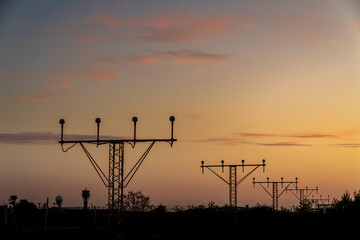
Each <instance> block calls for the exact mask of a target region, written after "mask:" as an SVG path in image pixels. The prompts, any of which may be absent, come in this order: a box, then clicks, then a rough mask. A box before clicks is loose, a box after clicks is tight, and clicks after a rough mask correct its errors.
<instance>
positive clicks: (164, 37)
mask: <svg viewBox="0 0 360 240" xmlns="http://www.w3.org/2000/svg"><path fill="white" fill-rule="evenodd" d="M86 21H88V22H92V23H94V24H100V25H103V26H106V27H123V28H125V30H127V32H130V33H132V34H134V37H135V38H136V39H138V40H141V41H148V42H159V43H163V42H207V41H210V40H213V39H215V38H217V37H222V36H224V35H226V34H229V33H230V32H236V33H239V32H242V31H245V30H246V29H248V28H249V27H251V26H252V21H249V20H243V21H236V20H235V18H234V17H231V16H227V15H219V14H203V13H200V12H194V11H186V12H185V11H184V12H180V13H173V12H169V11H163V12H161V13H159V12H156V13H152V14H149V15H145V16H140V17H116V16H114V15H96V16H91V17H88V18H86Z"/></svg>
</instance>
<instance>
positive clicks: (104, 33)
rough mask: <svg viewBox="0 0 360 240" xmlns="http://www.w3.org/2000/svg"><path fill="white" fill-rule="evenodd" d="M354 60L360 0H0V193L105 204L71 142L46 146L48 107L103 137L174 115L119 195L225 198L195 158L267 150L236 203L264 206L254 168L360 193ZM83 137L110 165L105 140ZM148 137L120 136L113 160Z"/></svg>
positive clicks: (286, 201) (156, 129) (131, 153)
mask: <svg viewBox="0 0 360 240" xmlns="http://www.w3.org/2000/svg"><path fill="white" fill-rule="evenodd" d="M359 66H360V1H358V0H341V1H340V0H272V1H268V0H252V1H249V0H241V1H235V0H234V1H230V0H229V1H215V0H214V1H212V0H206V1H205V0H191V1H183V0H182V1H130V0H127V1H76V2H74V1H38V0H34V1H5V2H2V3H1V4H0V110H1V114H0V201H1V203H0V204H3V203H4V201H5V202H8V199H9V196H10V195H18V197H19V199H27V200H29V201H31V202H34V203H40V202H45V201H46V198H47V197H49V198H50V202H51V203H52V202H54V201H55V197H56V196H57V195H62V196H63V198H64V206H80V205H81V204H82V199H81V190H83V189H84V188H85V187H86V188H88V189H89V190H90V193H91V196H90V203H92V204H93V205H96V206H105V204H106V203H107V189H106V188H105V187H104V185H103V184H102V182H101V180H100V179H99V178H98V176H97V174H96V172H95V170H94V169H93V168H92V166H91V164H90V162H89V160H88V159H87V157H86V155H85V154H84V152H82V149H81V148H80V146H75V147H74V148H72V149H70V150H69V151H68V152H66V153H64V152H63V151H62V149H61V146H60V145H59V144H58V143H57V141H58V140H60V125H59V119H60V118H64V119H65V121H66V123H65V140H66V139H81V138H85V137H89V135H95V134H96V123H95V122H94V120H95V118H97V117H100V118H101V120H102V122H101V130H100V134H101V136H110V137H114V138H120V137H132V134H133V125H132V121H131V118H132V117H133V116H137V117H138V119H139V121H138V124H137V136H138V138H169V137H170V122H169V116H171V115H174V116H175V117H176V121H175V129H174V135H175V137H176V138H177V139H178V142H176V143H174V145H173V147H172V148H171V147H170V145H169V144H167V143H156V144H155V146H154V148H153V149H152V151H151V152H150V153H149V155H148V157H147V159H146V160H145V161H144V163H143V165H142V166H141V168H140V170H139V171H138V172H137V174H136V176H135V177H134V179H133V181H132V182H131V183H130V185H129V186H128V188H127V189H126V191H127V190H133V191H138V190H140V191H142V192H143V193H144V194H145V195H149V196H150V197H151V200H152V204H155V205H157V204H165V205H168V206H174V205H182V206H187V204H195V205H198V204H203V203H208V202H210V201H214V202H215V203H216V204H218V205H223V204H228V201H229V196H228V192H229V190H228V187H227V185H226V184H225V183H224V182H222V181H221V180H219V179H217V178H216V176H215V175H214V174H212V173H211V172H210V171H206V170H205V173H204V174H202V173H201V168H200V162H201V161H205V164H218V163H220V161H221V160H224V161H225V163H228V164H235V163H241V160H242V159H244V160H245V163H249V164H250V163H261V160H262V159H265V160H266V163H267V166H266V171H265V173H263V172H262V171H261V170H257V171H256V172H254V173H253V174H252V175H251V176H250V177H249V178H248V179H247V180H245V181H244V182H243V183H242V184H241V185H239V188H238V205H240V206H244V205H246V204H248V205H250V206H253V205H255V204H256V203H260V204H267V205H271V203H272V201H271V198H270V197H269V196H268V195H267V194H266V193H265V191H264V190H263V189H261V188H260V186H256V187H255V189H254V188H253V186H252V178H253V177H255V178H256V180H259V181H261V180H266V177H270V180H280V178H281V177H284V180H294V179H295V177H298V179H299V187H302V188H304V187H306V186H308V187H311V188H313V187H316V186H318V187H319V195H322V196H323V197H324V196H327V195H330V198H334V197H335V198H340V196H341V195H342V194H343V193H344V192H345V191H349V192H351V193H352V192H353V191H355V190H360V174H359V173H360V67H359ZM66 147H68V146H66ZM87 147H88V150H89V151H90V153H91V154H92V155H93V156H94V158H95V160H96V161H97V162H98V164H99V165H101V167H102V168H103V170H104V171H105V172H106V173H107V172H108V169H107V166H108V148H107V146H99V147H98V148H96V146H93V145H91V146H87ZM147 147H148V144H145V143H144V144H142V143H139V144H137V145H136V147H135V149H132V148H131V146H130V145H126V148H125V169H126V170H125V171H128V170H129V169H130V168H131V166H132V165H133V164H134V163H135V162H136V161H137V160H138V158H139V157H140V156H141V155H142V154H143V152H144V151H145V150H146V148H147ZM219 170H220V169H219ZM245 170H246V171H249V170H251V169H250V168H246V169H245ZM246 171H245V173H246ZM219 173H221V171H219ZM221 174H222V173H221ZM243 175H244V173H242V172H241V171H240V169H239V172H238V176H239V178H240V177H241V176H243ZM222 176H224V178H227V176H228V175H227V172H225V173H224V174H222ZM319 195H317V196H315V197H319ZM296 204H298V200H297V199H296V198H295V197H294V196H292V195H291V194H290V193H288V194H284V195H283V196H282V197H281V198H280V200H279V205H280V206H285V207H289V206H292V205H296Z"/></svg>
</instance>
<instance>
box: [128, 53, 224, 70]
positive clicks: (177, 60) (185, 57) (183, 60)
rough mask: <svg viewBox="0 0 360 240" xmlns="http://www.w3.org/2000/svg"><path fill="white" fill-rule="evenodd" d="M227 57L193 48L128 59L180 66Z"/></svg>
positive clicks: (215, 60)
mask: <svg viewBox="0 0 360 240" xmlns="http://www.w3.org/2000/svg"><path fill="white" fill-rule="evenodd" d="M227 58H228V56H227V55H225V54H214V53H206V52H200V51H193V50H178V51H161V52H154V53H151V54H150V55H149V56H134V55H133V56H129V60H130V61H133V62H135V63H137V64H155V63H162V64H170V65H172V66H181V65H189V64H206V63H213V62H221V61H224V60H226V59H227Z"/></svg>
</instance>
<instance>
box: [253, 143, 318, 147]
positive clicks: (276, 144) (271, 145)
mask: <svg viewBox="0 0 360 240" xmlns="http://www.w3.org/2000/svg"><path fill="white" fill-rule="evenodd" d="M249 144H255V145H261V146H268V147H297V146H300V147H303V146H312V145H311V144H303V143H297V142H270V143H249Z"/></svg>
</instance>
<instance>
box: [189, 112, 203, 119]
mask: <svg viewBox="0 0 360 240" xmlns="http://www.w3.org/2000/svg"><path fill="white" fill-rule="evenodd" d="M187 117H188V118H190V119H202V118H204V116H202V115H200V114H196V113H192V114H189V115H188V116H187Z"/></svg>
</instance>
